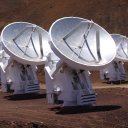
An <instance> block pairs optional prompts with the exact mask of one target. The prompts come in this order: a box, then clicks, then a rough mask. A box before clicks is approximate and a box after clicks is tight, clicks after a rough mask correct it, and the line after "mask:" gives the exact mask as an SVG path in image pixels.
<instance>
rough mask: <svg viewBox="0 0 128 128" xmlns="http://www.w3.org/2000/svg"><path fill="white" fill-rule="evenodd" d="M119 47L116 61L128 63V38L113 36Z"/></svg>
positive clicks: (118, 35)
mask: <svg viewBox="0 0 128 128" xmlns="http://www.w3.org/2000/svg"><path fill="white" fill-rule="evenodd" d="M111 36H112V38H113V39H114V41H115V43H116V46H117V54H116V60H120V61H124V62H128V38H127V37H126V36H123V35H120V34H111Z"/></svg>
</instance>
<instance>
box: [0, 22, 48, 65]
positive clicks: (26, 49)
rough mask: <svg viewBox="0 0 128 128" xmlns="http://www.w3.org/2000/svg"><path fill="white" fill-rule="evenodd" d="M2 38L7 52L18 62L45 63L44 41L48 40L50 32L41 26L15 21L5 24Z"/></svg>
mask: <svg viewBox="0 0 128 128" xmlns="http://www.w3.org/2000/svg"><path fill="white" fill-rule="evenodd" d="M1 38H2V42H3V46H4V47H3V48H4V50H5V52H7V53H8V54H9V55H10V56H11V57H12V58H13V59H15V60H17V61H18V62H20V63H23V64H31V65H32V64H34V65H40V64H42V63H44V61H45V60H44V58H43V43H47V42H48V33H47V32H46V31H45V30H44V29H42V28H41V27H39V26H37V25H35V24H31V23H27V22H14V23H11V24H9V25H7V26H5V28H4V29H3V30H2V33H1Z"/></svg>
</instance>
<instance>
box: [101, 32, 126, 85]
mask: <svg viewBox="0 0 128 128" xmlns="http://www.w3.org/2000/svg"><path fill="white" fill-rule="evenodd" d="M111 36H112V38H113V39H114V41H115V43H116V47H117V48H116V50H117V54H116V58H115V59H114V60H113V61H112V62H111V63H110V64H109V65H108V66H107V67H106V68H105V69H102V70H101V71H100V73H101V78H102V79H105V78H106V79H107V81H108V83H122V82H125V81H126V78H127V77H126V76H127V75H126V71H125V69H124V62H128V38H127V37H126V36H123V35H120V34H111ZM104 77H105V78H104Z"/></svg>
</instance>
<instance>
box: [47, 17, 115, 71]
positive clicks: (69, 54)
mask: <svg viewBox="0 0 128 128" xmlns="http://www.w3.org/2000/svg"><path fill="white" fill-rule="evenodd" d="M49 33H50V38H51V41H52V43H51V45H52V49H53V51H54V52H55V54H56V55H57V56H59V57H60V58H61V59H63V61H64V62H65V63H67V64H68V65H69V66H70V67H73V68H75V69H76V68H77V69H85V68H86V67H87V68H88V69H91V70H92V69H99V68H101V67H103V66H105V65H106V64H109V63H110V62H111V61H112V60H113V59H114V58H115V56H116V46H115V42H114V40H113V39H112V37H111V35H110V34H109V33H108V32H107V31H106V30H105V29H103V28H102V27H100V26H99V25H98V24H96V23H94V22H93V21H89V20H86V19H82V18H79V17H64V18H61V19H58V20H57V21H55V22H54V23H53V24H52V26H51V28H50V30H49ZM94 67H95V68H94Z"/></svg>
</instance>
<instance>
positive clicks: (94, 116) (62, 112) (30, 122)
mask: <svg viewBox="0 0 128 128" xmlns="http://www.w3.org/2000/svg"><path fill="white" fill-rule="evenodd" d="M99 84H100V83H99ZM98 86H100V85H98ZM107 86H108V85H107ZM109 86H110V85H109ZM95 91H96V93H97V103H96V105H95V106H93V107H90V108H87V107H85V106H83V107H69V108H62V105H61V104H60V105H51V104H48V103H47V100H46V95H45V90H41V93H40V94H39V95H18V96H13V95H12V94H10V93H2V92H0V104H1V107H0V128H3V127H4V128H8V127H9V128H127V127H128V89H125V88H113V89H112V88H111V89H110V88H106V89H95Z"/></svg>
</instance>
